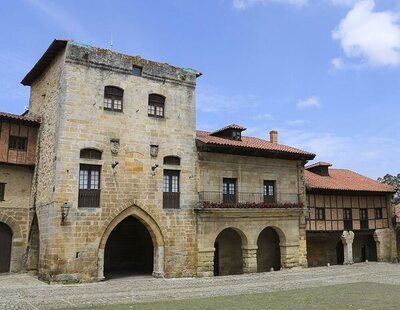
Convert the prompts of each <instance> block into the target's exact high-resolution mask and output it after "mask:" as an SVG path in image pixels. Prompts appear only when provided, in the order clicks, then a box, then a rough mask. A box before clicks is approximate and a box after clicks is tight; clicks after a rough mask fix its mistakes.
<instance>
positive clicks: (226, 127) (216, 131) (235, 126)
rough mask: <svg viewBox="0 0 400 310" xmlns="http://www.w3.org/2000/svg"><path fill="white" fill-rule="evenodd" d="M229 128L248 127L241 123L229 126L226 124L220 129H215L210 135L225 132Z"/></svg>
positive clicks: (241, 129)
mask: <svg viewBox="0 0 400 310" xmlns="http://www.w3.org/2000/svg"><path fill="white" fill-rule="evenodd" d="M227 129H236V130H240V131H243V130H246V128H244V127H242V126H240V125H236V124H230V125H228V126H225V127H224V128H221V129H218V130H215V131H213V132H211V133H210V135H214V134H216V133H219V132H223V131H225V130H227Z"/></svg>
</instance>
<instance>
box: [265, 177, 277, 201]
mask: <svg viewBox="0 0 400 310" xmlns="http://www.w3.org/2000/svg"><path fill="white" fill-rule="evenodd" d="M263 194H264V202H268V203H275V202H276V195H275V181H264V186H263Z"/></svg>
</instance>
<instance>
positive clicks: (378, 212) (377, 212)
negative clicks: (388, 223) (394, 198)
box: [375, 208, 383, 220]
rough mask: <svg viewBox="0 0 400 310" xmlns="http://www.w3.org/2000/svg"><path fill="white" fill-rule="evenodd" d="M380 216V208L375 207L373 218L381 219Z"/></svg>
mask: <svg viewBox="0 0 400 310" xmlns="http://www.w3.org/2000/svg"><path fill="white" fill-rule="evenodd" d="M382 217H383V216H382V208H375V218H376V219H377V220H381V219H382Z"/></svg>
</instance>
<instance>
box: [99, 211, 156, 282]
mask: <svg viewBox="0 0 400 310" xmlns="http://www.w3.org/2000/svg"><path fill="white" fill-rule="evenodd" d="M153 255H154V246H153V242H152V239H151V235H150V233H149V231H148V230H147V228H146V226H145V225H144V224H143V223H142V222H141V221H139V220H138V219H137V218H135V217H133V216H128V217H126V218H125V219H124V220H122V221H121V222H120V223H119V224H118V225H117V226H116V227H115V228H114V229H113V230H112V232H111V234H110V236H109V237H108V239H107V243H106V246H105V252H104V275H105V277H106V278H115V277H121V276H129V275H145V274H152V272H153V260H154V257H153Z"/></svg>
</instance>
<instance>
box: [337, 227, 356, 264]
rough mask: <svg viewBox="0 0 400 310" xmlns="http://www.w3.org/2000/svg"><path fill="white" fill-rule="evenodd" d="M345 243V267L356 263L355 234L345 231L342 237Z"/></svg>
mask: <svg viewBox="0 0 400 310" xmlns="http://www.w3.org/2000/svg"><path fill="white" fill-rule="evenodd" d="M340 239H342V243H343V252H344V262H343V264H344V265H351V264H353V263H354V261H353V240H354V233H353V232H352V231H347V230H345V231H343V234H342V235H341V236H340Z"/></svg>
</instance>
